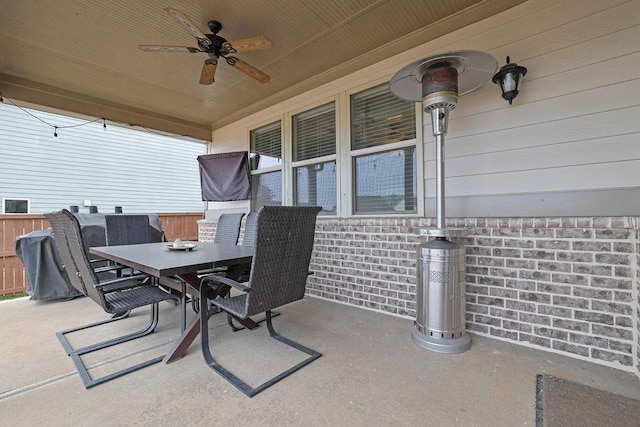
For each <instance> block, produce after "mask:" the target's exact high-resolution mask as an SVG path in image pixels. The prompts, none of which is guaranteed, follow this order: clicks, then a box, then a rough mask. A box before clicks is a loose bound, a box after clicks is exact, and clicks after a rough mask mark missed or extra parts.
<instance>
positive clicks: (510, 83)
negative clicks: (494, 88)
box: [491, 56, 527, 105]
mask: <svg viewBox="0 0 640 427" xmlns="http://www.w3.org/2000/svg"><path fill="white" fill-rule="evenodd" d="M525 74H527V69H526V68H525V67H521V66H519V65H518V64H511V63H510V61H509V57H508V56H507V63H506V64H505V65H503V66H502V68H500V71H498V72H497V73H496V74H495V75H494V76H493V78H492V79H491V81H493V82H494V83H496V84H499V85H500V90H502V97H503V98H504V99H506V100H507V101H509V105H511V103H512V102H513V100H514V99H516V96H518V85H519V84H520V79H521V78H522V77H524V75H525Z"/></svg>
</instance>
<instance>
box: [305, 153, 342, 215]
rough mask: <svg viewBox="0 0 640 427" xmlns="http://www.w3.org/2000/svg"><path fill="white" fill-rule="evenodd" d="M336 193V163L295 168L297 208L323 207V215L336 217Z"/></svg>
mask: <svg viewBox="0 0 640 427" xmlns="http://www.w3.org/2000/svg"><path fill="white" fill-rule="evenodd" d="M336 192H337V190H336V162H325V163H316V164H313V165H307V166H301V167H297V168H295V195H296V200H295V204H296V206H322V212H320V214H321V215H335V214H336V200H337V198H336V196H337V193H336Z"/></svg>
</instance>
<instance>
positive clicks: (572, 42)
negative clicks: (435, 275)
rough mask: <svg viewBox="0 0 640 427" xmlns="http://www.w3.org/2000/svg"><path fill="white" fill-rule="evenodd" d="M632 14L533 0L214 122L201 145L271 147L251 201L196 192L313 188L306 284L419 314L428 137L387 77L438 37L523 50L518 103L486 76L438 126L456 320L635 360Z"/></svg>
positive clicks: (269, 195)
mask: <svg viewBox="0 0 640 427" xmlns="http://www.w3.org/2000/svg"><path fill="white" fill-rule="evenodd" d="M639 26H640V11H639V2H638V1H637V0H633V1H612V2H601V1H598V0H589V1H583V0H568V1H561V2H558V1H556V0H530V1H527V2H525V3H522V4H520V5H518V6H516V7H514V8H512V9H509V10H507V11H504V12H502V13H499V14H497V15H495V16H492V17H489V18H487V19H485V20H482V21H480V22H478V23H475V24H472V25H470V26H468V27H465V28H463V29H461V30H458V31H455V32H453V33H450V34H447V35H445V36H442V37H440V38H438V39H435V40H433V41H431V42H428V43H426V44H424V45H422V46H419V47H416V48H414V49H411V50H409V51H406V52H402V53H398V54H397V55H395V56H393V57H390V58H389V59H387V60H385V61H381V62H380V63H377V64H375V65H372V66H370V67H367V68H365V69H362V70H359V71H357V72H354V73H353V74H351V75H349V76H346V77H344V78H341V79H338V80H336V81H334V82H331V83H329V84H325V85H323V86H321V87H319V88H317V89H314V90H310V91H308V92H306V93H303V94H301V95H299V96H296V97H294V98H291V99H289V100H286V101H284V102H281V103H279V104H277V105H275V106H273V107H270V108H266V109H264V110H263V111H261V112H259V113H256V114H253V115H250V116H247V117H245V118H243V119H241V120H238V121H237V122H235V123H232V124H230V125H228V126H225V127H223V128H220V129H216V130H214V132H213V138H212V143H211V146H210V151H211V152H226V151H238V150H250V151H252V152H254V153H257V154H258V155H259V156H260V158H259V159H260V160H262V159H264V158H267V159H270V160H271V161H269V162H266V164H263V163H262V162H260V161H255V160H254V161H253V162H252V163H253V166H254V170H253V171H252V177H253V180H252V182H253V192H254V197H253V200H252V202H251V203H249V202H246V203H243V202H235V203H233V204H229V203H227V204H221V203H209V204H208V208H209V209H212V210H215V209H227V208H229V207H230V205H231V206H235V207H237V208H244V209H247V210H248V209H256V208H258V207H259V206H261V205H264V204H280V203H282V204H285V205H295V204H314V203H315V204H320V205H322V206H323V208H324V210H323V212H322V214H321V216H320V217H319V219H318V225H317V234H316V246H315V250H314V256H313V259H312V261H311V268H312V270H313V271H314V273H315V274H313V275H311V276H309V289H308V292H309V293H310V294H312V295H314V296H317V297H321V298H326V299H330V300H334V301H339V302H341V303H345V304H352V305H355V306H359V307H363V308H367V309H371V310H376V311H381V312H385V313H391V314H395V315H398V316H403V317H407V318H414V317H415V314H416V303H415V295H416V249H417V246H418V243H419V239H418V237H417V236H416V233H415V228H416V227H424V226H435V221H434V220H433V216H434V215H435V202H434V198H435V148H434V146H435V144H434V138H433V136H432V131H431V123H430V117H429V116H424V115H423V114H421V111H420V109H419V106H418V105H416V104H413V103H408V104H407V103H405V102H403V101H398V100H394V99H393V97H391V96H389V93H388V89H387V83H388V82H389V80H390V78H391V77H392V76H393V75H394V73H396V72H397V71H398V70H399V69H400V68H402V67H403V66H405V65H406V64H409V63H412V62H414V61H416V60H418V59H420V58H423V57H425V56H429V55H433V54H436V53H440V52H447V51H455V50H468V49H473V50H481V51H485V52H488V53H490V54H492V55H494V56H495V57H496V58H497V59H498V61H499V65H503V64H504V61H505V58H506V57H507V56H510V57H511V60H512V62H517V63H518V64H519V65H523V66H526V67H527V68H528V73H527V75H526V77H525V78H524V80H523V83H522V85H521V93H520V95H519V96H518V98H517V99H516V100H515V101H514V103H513V105H511V106H509V104H508V103H507V102H506V101H504V100H503V99H501V97H500V90H499V88H498V87H497V86H496V85H494V84H492V83H491V82H489V83H487V84H486V85H485V86H484V87H482V88H480V89H479V90H477V91H475V92H473V93H470V94H469V95H466V96H462V97H460V99H459V102H458V106H457V107H456V109H455V110H453V111H452V112H451V115H450V120H449V133H448V135H447V139H446V144H445V145H446V150H445V153H446V159H447V162H446V176H447V181H446V186H447V216H448V218H449V221H448V224H449V225H450V226H466V227H467V228H468V229H469V231H470V233H471V234H470V236H469V237H467V238H466V239H465V240H464V241H463V243H464V244H465V246H466V248H467V264H466V283H467V295H466V298H467V306H466V313H467V329H468V330H469V331H471V332H473V333H475V334H481V335H487V336H492V337H495V338H498V339H502V340H507V341H511V342H515V343H518V344H520V345H525V346H531V347H535V348H541V349H546V350H548V351H554V352H559V353H563V354H566V355H570V356H573V357H577V358H581V359H585V360H590V361H594V362H596V363H601V364H606V365H610V366H614V367H616V368H619V369H624V370H627V371H633V372H635V373H636V374H637V375H640V363H639V361H638V359H639V357H640V356H639V355H640V344H639V343H640V340H639V339H638V336H639V330H640V329H639V324H640V311H639V309H638V308H639V305H640V302H639V298H638V294H639V291H640V289H639V285H638V281H639V280H638V260H639V252H640V243H639V241H640V231H639V228H638V227H639V225H638V222H639V220H640V127H639V123H640V121H639V120H638V117H640V43H639V41H638V40H639V38H638V35H639V31H638V28H639ZM387 106H391V108H389V109H387ZM403 106H404V107H405V108H404V109H403ZM407 111H409V112H410V113H411V114H410V116H411V120H413V121H412V122H411V121H410V125H411V126H413V131H409V132H405V131H406V130H407V129H402V126H400V127H398V126H396V124H395V123H394V121H395V120H397V119H398V116H400V115H401V116H402V117H404V118H407V117H408V116H407ZM363 124H365V125H366V126H365V127H366V128H367V129H369V130H372V129H373V128H374V127H379V128H380V129H381V132H379V133H376V135H378V136H377V137H373V136H371V135H368V136H365V137H364V138H361V135H360V133H361V131H362V130H361V129H360V127H361V126H362V125H363ZM406 124H407V123H406V122H405V123H404V125H406ZM409 130H411V129H409ZM254 159H255V157H254ZM374 165H375V167H374ZM394 165H395V166H394ZM398 197H400V199H399V200H400V201H398ZM206 222H207V221H204V222H203V223H202V224H201V230H202V229H205V228H206V227H208V225H207V224H206ZM407 340H409V331H407Z"/></svg>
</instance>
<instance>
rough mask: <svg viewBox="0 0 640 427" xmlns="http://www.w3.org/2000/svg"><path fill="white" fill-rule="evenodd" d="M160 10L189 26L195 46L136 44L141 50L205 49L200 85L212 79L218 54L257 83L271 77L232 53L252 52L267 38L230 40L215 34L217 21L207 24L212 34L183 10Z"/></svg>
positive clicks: (267, 45) (266, 42)
mask: <svg viewBox="0 0 640 427" xmlns="http://www.w3.org/2000/svg"><path fill="white" fill-rule="evenodd" d="M164 10H165V11H166V12H167V13H168V14H169V15H171V16H173V17H174V18H175V19H176V21H178V22H179V23H181V24H182V25H184V26H185V27H186V28H187V30H189V32H190V33H191V34H192V35H193V36H194V37H195V38H196V39H197V40H198V47H187V46H159V45H140V49H141V50H144V51H147V52H190V53H201V52H203V53H206V54H207V55H209V59H207V60H206V61H204V64H203V66H202V72H201V73H200V84H202V85H210V84H212V83H213V82H214V76H215V74H216V67H217V65H218V59H219V58H224V60H225V61H226V62H227V64H229V65H231V66H233V67H235V68H236V69H238V70H240V71H242V72H243V73H245V74H246V75H248V76H249V77H252V78H254V79H256V80H258V81H259V82H261V83H267V82H268V81H269V80H271V77H269V76H268V75H267V74H265V73H263V72H262V71H260V70H258V69H257V68H256V67H254V66H252V65H250V64H247V63H246V62H244V61H243V60H241V59H239V58H237V57H235V56H233V55H232V54H234V53H237V52H252V51H256V50H263V49H270V48H271V41H269V40H268V39H267V38H265V37H264V36H257V37H249V38H246V39H240V40H234V41H231V42H230V41H227V39H225V38H224V37H221V36H219V35H218V32H220V30H221V29H222V24H221V23H220V22H218V21H209V22H208V23H207V25H208V26H209V29H210V30H211V33H212V34H204V33H203V32H202V31H200V30H199V29H198V27H197V26H196V25H195V24H194V23H193V22H192V21H191V20H190V19H189V18H187V16H186V15H185V14H184V13H182V12H180V11H179V10H176V9H172V8H170V7H168V8H166V9H164Z"/></svg>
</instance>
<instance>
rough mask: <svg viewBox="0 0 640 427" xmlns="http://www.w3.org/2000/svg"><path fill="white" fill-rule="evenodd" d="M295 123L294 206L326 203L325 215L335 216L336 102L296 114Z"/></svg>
mask: <svg viewBox="0 0 640 427" xmlns="http://www.w3.org/2000/svg"><path fill="white" fill-rule="evenodd" d="M291 126H292V148H293V156H292V157H293V162H292V167H293V196H294V205H296V206H304V205H315V206H322V212H321V215H335V214H336V213H337V183H336V106H335V102H330V103H328V104H325V105H321V106H319V107H316V108H313V109H311V110H307V111H304V112H302V113H299V114H296V115H294V116H293V117H292V119H291Z"/></svg>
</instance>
